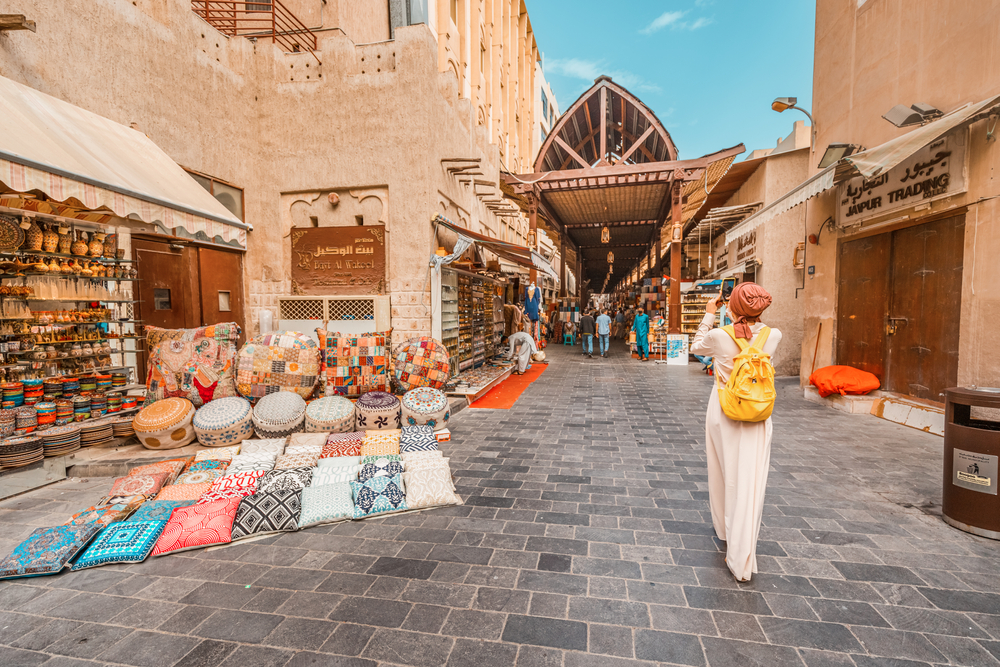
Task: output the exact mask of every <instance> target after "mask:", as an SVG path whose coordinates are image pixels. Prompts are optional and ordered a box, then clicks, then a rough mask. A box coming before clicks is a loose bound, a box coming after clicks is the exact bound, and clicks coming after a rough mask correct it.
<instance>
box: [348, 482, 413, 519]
mask: <svg viewBox="0 0 1000 667" xmlns="http://www.w3.org/2000/svg"><path fill="white" fill-rule="evenodd" d="M351 492H352V493H353V495H354V518H355V519H364V518H365V517H369V516H372V515H374V514H382V513H383V512H395V511H397V510H405V509H407V505H406V496H405V495H404V494H403V476H402V475H395V476H393V477H373V478H371V479H370V480H368V481H367V482H351Z"/></svg>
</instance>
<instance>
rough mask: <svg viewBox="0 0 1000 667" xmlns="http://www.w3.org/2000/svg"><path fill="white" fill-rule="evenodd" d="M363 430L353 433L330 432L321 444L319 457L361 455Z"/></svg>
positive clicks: (363, 437)
mask: <svg viewBox="0 0 1000 667" xmlns="http://www.w3.org/2000/svg"><path fill="white" fill-rule="evenodd" d="M364 439H365V433H364V431H357V432H355V433H331V434H330V435H329V436H328V437H327V439H326V445H324V446H323V452H322V453H321V454H320V455H319V457H320V458H321V459H328V458H330V457H333V456H361V443H362V442H364Z"/></svg>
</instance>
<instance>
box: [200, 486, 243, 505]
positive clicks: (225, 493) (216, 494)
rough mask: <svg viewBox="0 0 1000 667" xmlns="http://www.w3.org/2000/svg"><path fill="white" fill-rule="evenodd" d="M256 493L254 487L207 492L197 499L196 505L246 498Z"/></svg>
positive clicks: (236, 487) (238, 487) (235, 487)
mask: <svg viewBox="0 0 1000 667" xmlns="http://www.w3.org/2000/svg"><path fill="white" fill-rule="evenodd" d="M256 492H257V487H256V486H234V487H233V488H231V489H222V490H221V491H209V492H208V493H206V494H205V495H203V496H202V497H201V498H199V499H198V504H199V505H200V504H202V503H214V502H215V501H217V500H227V499H229V498H246V497H247V496H252V495H253V494H254V493H256Z"/></svg>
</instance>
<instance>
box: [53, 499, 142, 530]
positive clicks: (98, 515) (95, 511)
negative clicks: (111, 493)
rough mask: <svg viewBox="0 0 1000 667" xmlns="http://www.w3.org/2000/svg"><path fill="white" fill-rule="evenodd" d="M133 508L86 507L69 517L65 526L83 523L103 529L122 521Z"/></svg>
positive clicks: (111, 506) (123, 506) (128, 506)
mask: <svg viewBox="0 0 1000 667" xmlns="http://www.w3.org/2000/svg"><path fill="white" fill-rule="evenodd" d="M135 508H136V506H135V505H129V504H127V503H115V504H113V505H100V506H95V507H88V508H87V509H85V510H82V511H80V512H77V513H76V514H74V515H73V516H71V517H70V518H69V521H67V522H66V525H74V526H77V525H80V524H84V523H93V524H96V525H98V526H100V527H101V528H104V527H105V526H107V525H109V524H112V523H114V522H115V521H122V520H123V519H124V518H125V517H127V516H128V515H129V514H130V513H131V512H132V510H134V509H135Z"/></svg>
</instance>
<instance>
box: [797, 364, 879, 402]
mask: <svg viewBox="0 0 1000 667" xmlns="http://www.w3.org/2000/svg"><path fill="white" fill-rule="evenodd" d="M809 384H811V385H813V386H814V387H816V389H817V390H818V391H819V395H820V396H822V397H823V398H826V397H827V396H831V395H833V394H840V395H841V396H863V395H865V394H867V393H868V392H870V391H874V390H876V389H878V388H879V387H880V386H882V383H881V382H880V381H879V379H878V378H877V377H876V376H875V375H873V374H871V373H869V372H868V371H863V370H860V369H857V368H852V367H851V366H826V367H824V368H820V369H818V370H816V371H814V372H813V374H812V375H810V376H809Z"/></svg>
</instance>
